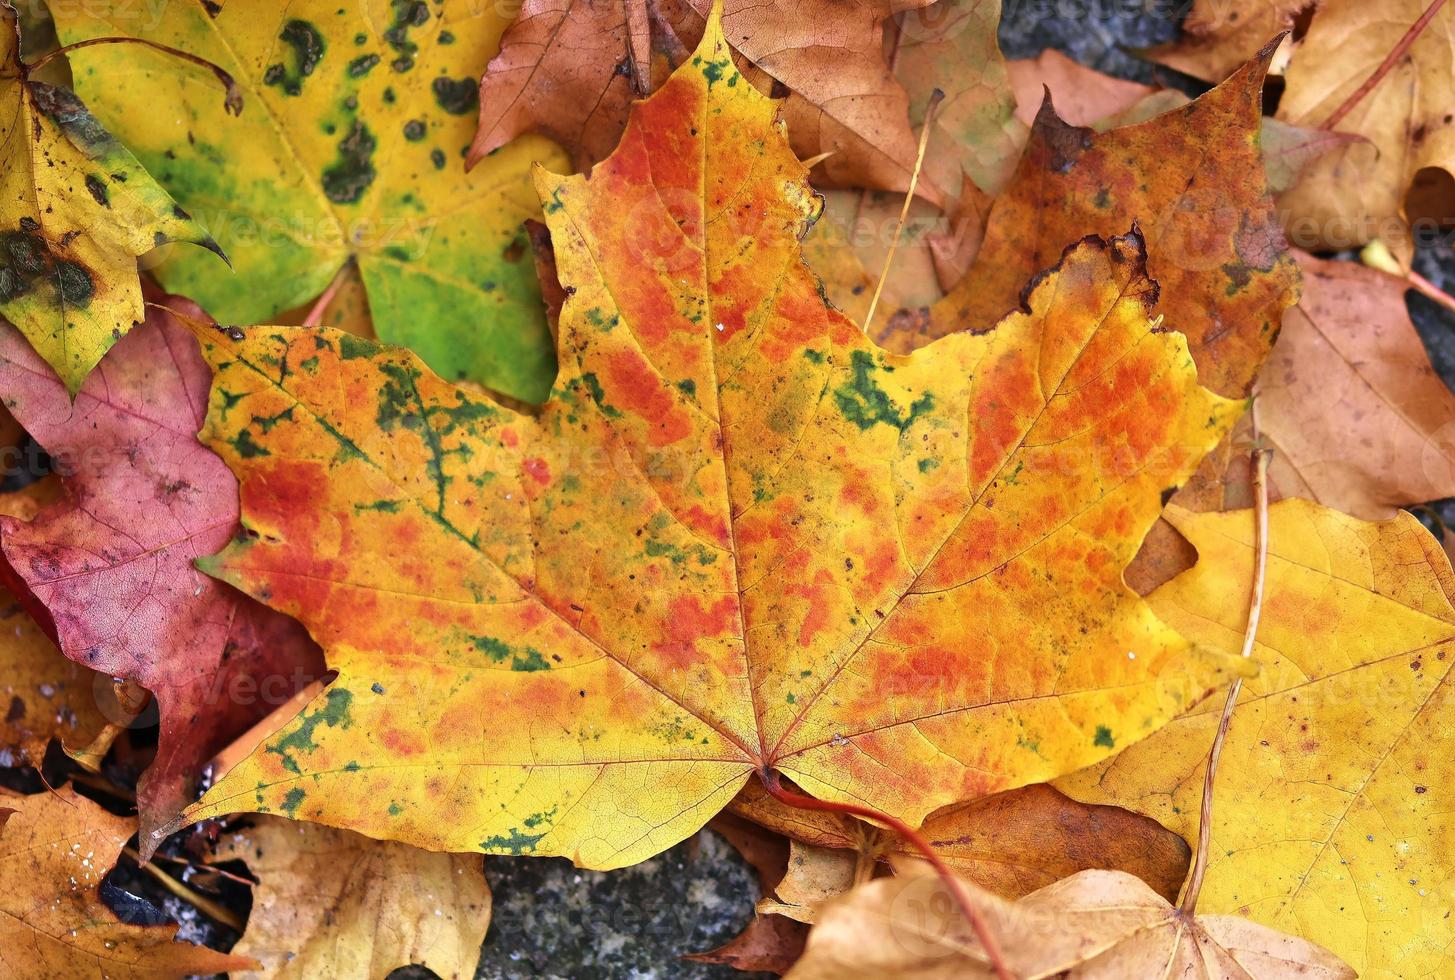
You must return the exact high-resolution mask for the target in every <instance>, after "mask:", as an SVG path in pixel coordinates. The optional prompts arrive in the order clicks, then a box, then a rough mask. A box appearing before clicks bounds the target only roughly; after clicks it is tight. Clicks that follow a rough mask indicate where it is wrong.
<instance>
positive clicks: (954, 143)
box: [789, 0, 1026, 194]
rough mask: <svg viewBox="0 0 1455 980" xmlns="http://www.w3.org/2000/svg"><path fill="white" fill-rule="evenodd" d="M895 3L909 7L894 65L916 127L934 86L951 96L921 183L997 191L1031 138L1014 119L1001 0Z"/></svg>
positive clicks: (894, 40)
mask: <svg viewBox="0 0 1455 980" xmlns="http://www.w3.org/2000/svg"><path fill="white" fill-rule="evenodd" d="M895 6H896V7H897V8H899V9H901V10H902V11H903V12H902V13H900V14H899V16H898V17H896V18H895V19H894V20H893V21H892V22H891V25H890V28H889V29H888V40H887V47H888V49H889V63H890V65H891V66H892V67H893V70H894V75H895V77H896V78H897V79H898V80H899V83H900V84H901V85H903V86H904V89H905V91H906V92H907V93H908V94H909V121H910V125H911V126H912V127H913V128H914V130H915V132H918V131H919V129H920V126H921V125H922V124H923V122H924V118H925V110H926V109H927V107H928V105H929V102H930V98H931V96H932V95H933V93H934V92H935V90H936V89H938V90H940V91H942V92H943V93H944V95H945V99H944V101H943V102H942V103H941V104H940V106H939V108H938V109H937V110H936V111H935V115H934V132H933V133H932V134H931V136H930V141H929V152H928V154H927V155H926V157H925V163H924V171H923V173H922V174H921V175H920V180H922V181H923V180H926V179H928V180H930V181H932V182H933V183H934V184H935V185H936V186H937V187H940V188H943V189H944V190H945V191H946V192H947V193H948V192H952V191H953V190H954V189H955V188H957V187H959V186H960V184H961V181H962V180H966V179H968V180H970V181H972V182H973V183H974V184H975V186H976V188H977V189H978V190H979V191H982V192H984V193H988V194H998V193H999V192H1000V191H1001V189H1002V188H1004V187H1005V183H1006V181H1007V180H1009V179H1010V175H1011V171H1013V170H1014V169H1015V163H1016V160H1017V159H1018V158H1019V157H1020V153H1021V147H1022V146H1023V145H1025V141H1026V126H1025V124H1024V123H1022V122H1021V121H1020V120H1019V119H1017V118H1016V114H1015V108H1016V93H1015V91H1014V89H1013V88H1012V87H1011V84H1010V79H1009V77H1008V76H1007V73H1006V63H1005V60H1004V59H1003V58H1002V57H1001V54H1000V41H999V38H998V36H997V29H998V28H999V26H1000V8H1001V2H1000V0H937V2H935V3H933V4H930V5H928V6H925V5H923V4H917V3H916V4H910V3H903V2H900V3H896V4H895ZM906 7H912V8H915V9H904V8H906ZM792 128H793V124H792V117H789V130H790V131H791V130H792Z"/></svg>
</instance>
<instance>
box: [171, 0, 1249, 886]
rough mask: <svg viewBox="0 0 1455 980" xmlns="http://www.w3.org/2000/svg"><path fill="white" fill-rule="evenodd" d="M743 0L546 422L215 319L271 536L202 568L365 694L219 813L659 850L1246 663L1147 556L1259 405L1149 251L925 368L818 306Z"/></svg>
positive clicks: (569, 278)
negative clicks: (724, 813)
mask: <svg viewBox="0 0 1455 980" xmlns="http://www.w3.org/2000/svg"><path fill="white" fill-rule="evenodd" d="M774 114H775V104H774V103H773V102H772V101H771V100H769V99H767V98H765V97H763V96H762V95H760V94H758V93H757V92H755V91H753V90H752V88H751V86H749V85H747V84H746V82H744V81H743V79H742V77H741V76H740V75H738V74H737V72H736V70H735V69H734V68H733V64H732V60H731V57H730V55H729V52H728V48H727V44H726V42H725V41H724V39H723V36H722V33H721V30H720V28H719V26H718V25H717V23H716V21H714V22H713V23H712V25H711V26H710V28H709V30H708V31H707V34H706V36H705V38H704V40H703V43H702V46H701V47H700V48H699V49H698V51H697V53H696V54H695V55H694V56H692V57H691V58H690V59H689V60H688V61H687V62H686V63H684V64H683V66H682V67H681V68H680V69H679V70H678V72H677V73H676V74H675V75H674V76H673V77H672V78H671V80H670V81H669V82H668V83H667V84H666V85H664V87H663V88H662V89H660V90H659V91H658V92H657V93H656V94H654V95H653V96H652V97H651V98H650V99H649V100H647V101H645V102H643V103H640V104H639V105H638V106H637V107H636V110H635V112H634V115H633V118H632V122H631V125H630V126H629V128H628V130H627V133H626V135H625V136H624V137H623V141H622V144H621V146H620V147H619V148H618V150H617V151H616V153H614V154H613V155H612V156H611V157H610V158H609V159H608V160H606V161H604V162H603V163H602V164H600V165H598V166H597V167H596V168H595V170H594V171H593V172H592V174H591V176H590V177H589V178H588V177H585V176H574V177H558V176H554V175H550V174H546V173H544V172H538V185H539V188H540V191H541V194H542V199H543V200H544V201H545V202H546V203H545V211H546V215H547V219H548V221H549V222H550V225H551V232H552V236H553V239H554V242H555V247H556V254H557V260H558V264H559V269H560V275H561V280H562V282H563V283H564V284H565V285H566V287H567V291H568V293H569V294H570V298H569V299H568V301H567V302H566V305H565V308H564V310H563V312H562V314H561V322H560V339H559V348H558V349H559V359H560V361H561V364H562V369H561V375H560V377H559V378H558V380H557V382H556V387H555V389H554V392H553V395H552V397H551V399H550V400H549V401H548V402H547V404H546V405H545V406H544V408H543V410H542V413H541V414H540V416H539V417H534V416H528V415H520V414H517V413H514V412H512V411H509V410H507V409H504V408H503V407H500V406H498V405H496V404H494V403H492V402H489V401H487V400H484V399H482V398H480V397H478V396H475V395H472V394H470V393H469V392H467V391H465V390H462V389H459V388H456V387H454V386H451V385H449V384H448V383H446V382H444V381H441V380H440V379H438V378H436V377H434V376H432V375H431V374H429V373H428V372H427V371H426V370H424V369H423V367H422V365H421V364H420V363H419V361H418V360H417V359H415V358H414V357H413V356H412V355H410V354H409V353H408V352H405V351H400V350H393V349H387V348H380V347H377V346H375V345H373V344H371V343H369V342H366V341H363V340H360V339H358V338H355V337H351V336H348V335H343V334H339V333H336V332H330V331H327V330H288V329H284V328H260V329H257V330H251V331H247V332H245V333H243V334H242V337H241V339H234V338H235V337H237V334H232V335H229V334H219V333H217V332H214V331H210V330H206V329H203V330H202V331H200V332H201V334H202V336H203V337H204V340H205V343H204V347H205V349H206V355H207V357H208V358H209V359H210V360H211V362H212V364H213V365H214V368H215V370H216V379H215V383H214V387H213V391H212V402H211V409H210V413H209V420H208V423H207V426H206V430H205V432H204V438H205V439H207V440H208V441H209V443H210V444H211V445H212V446H214V447H215V448H216V449H217V451H218V452H219V453H220V454H222V456H223V457H224V459H226V460H227V462H228V463H229V465H230V466H231V467H233V468H234V470H235V471H236V472H237V473H238V474H239V476H240V477H241V480H242V507H243V523H244V527H245V534H244V535H243V536H242V537H241V538H240V539H239V540H238V541H236V542H235V543H234V544H233V545H231V546H230V547H229V548H228V549H227V550H225V551H224V552H223V553H222V554H221V555H219V556H217V557H216V558H215V559H212V560H210V561H209V562H207V563H206V567H207V569H208V570H209V571H211V572H212V573H213V574H216V575H218V576H220V577H222V578H223V579H225V580H226V581H228V582H231V583H234V584H236V585H237V586H238V587H239V588H242V589H244V590H246V591H248V592H249V593H251V594H252V595H255V596H257V597H259V598H260V599H262V600H263V601H265V602H268V603H270V604H271V605H273V606H274V607H276V608H278V609H280V610H287V611H288V612H289V613H291V614H293V615H296V616H297V617H299V618H300V619H301V620H302V621H303V622H304V623H305V624H306V625H307V626H308V628H309V629H310V631H311V632H312V634H313V635H314V636H315V637H316V638H317V639H318V640H319V642H320V643H322V644H323V646H324V647H325V648H326V650H327V655H328V659H329V663H330V666H332V667H334V668H337V669H338V670H339V672H340V673H339V678H338V680H337V681H336V682H335V683H334V684H333V686H332V687H330V688H329V689H328V690H327V691H326V692H324V693H323V694H322V695H320V697H319V698H318V699H317V700H316V701H315V702H314V704H313V705H312V706H311V707H310V708H309V709H307V710H306V711H305V712H304V713H303V714H302V715H301V716H300V717H299V718H298V719H296V720H295V721H293V722H292V723H290V724H289V725H288V726H287V727H286V728H284V729H283V730H282V731H280V732H279V733H278V734H277V735H276V736H274V737H273V738H272V739H271V740H269V741H268V742H267V743H266V744H264V746H263V747H262V748H261V749H260V750H259V751H257V752H255V753H254V754H253V755H252V756H250V757H249V758H248V759H247V760H245V761H244V762H243V763H241V764H240V765H239V766H238V767H237V768H236V769H234V770H233V771H232V772H231V773H229V774H228V775H227V776H226V777H225V778H224V779H223V780H222V781H221V782H220V783H219V784H218V785H217V786H215V787H214V788H213V790H212V791H211V792H210V793H209V795H208V796H207V797H206V798H205V799H204V800H203V801H202V802H201V803H200V804H199V805H198V806H197V807H195V808H194V809H193V810H192V811H191V812H190V813H191V817H192V819H200V818H204V817H208V816H213V815H216V814H220V813H226V812H229V811H233V810H240V809H247V810H268V811H275V812H281V813H284V814H286V815H288V816H292V817H296V818H306V819H310V820H316V821H321V822H324V823H329V824H335V825H341V826H347V827H349V828H352V829H355V830H360V831H362V832H364V833H367V834H371V835H374V836H380V837H389V838H395V839H399V840H404V841H409V842H412V843H417V844H422V845H424V846H428V847H433V848H437V849H451V850H462V849H482V850H485V851H492V852H501V851H504V852H511V853H536V854H566V855H570V856H572V857H573V858H575V859H576V860H577V861H578V862H580V863H582V864H585V865H590V866H594V867H603V868H604V867H613V866H618V865H624V864H629V863H632V862H635V861H639V860H641V859H643V858H646V857H648V856H650V855H651V854H654V853H656V852H658V851H660V850H662V849H664V848H666V847H668V846H670V845H671V844H673V843H675V842H676V841H678V840H680V839H682V838H683V837H685V836H687V835H688V834H690V833H692V832H693V831H695V830H696V829H697V828H698V827H700V826H702V824H703V823H705V822H706V820H707V819H708V818H709V817H711V816H712V814H713V813H715V812H716V811H718V810H719V809H721V808H722V807H723V806H725V805H726V804H727V803H728V801H729V800H731V799H732V797H733V794H734V793H735V792H737V790H738V789H739V788H740V787H741V786H742V785H743V783H744V781H745V780H746V779H747V778H748V777H749V776H750V775H751V774H752V773H753V772H754V771H759V772H764V773H766V772H767V771H768V770H777V771H778V772H781V773H782V774H784V775H786V776H789V777H790V778H792V779H793V780H794V781H795V782H796V783H797V784H798V785H800V786H802V787H803V788H805V789H807V790H808V791H810V792H812V793H814V794H816V795H818V796H820V797H824V798H828V799H837V800H849V799H852V800H858V801H864V802H867V803H868V804H869V805H871V806H874V807H877V808H879V809H880V810H883V811H886V812H888V813H892V814H894V815H896V816H899V817H901V818H903V819H904V820H906V821H908V822H910V823H918V822H919V821H920V820H921V819H922V818H923V817H924V816H925V815H926V814H928V813H929V812H930V811H931V810H934V809H935V808H936V807H938V806H940V805H942V804H945V803H949V802H952V801H956V800H960V799H964V798H967V797H971V796H976V795H979V794H984V793H988V792H992V791H995V790H999V789H1005V788H1010V787H1013V786H1017V785H1021V784H1024V783H1028V782H1035V781H1039V780H1044V779H1047V778H1051V777H1053V776H1056V775H1059V774H1062V773H1065V772H1069V771H1071V770H1072V769H1075V768H1078V767H1080V766H1084V765H1087V764H1090V763H1091V762H1094V761H1096V760H1098V759H1101V758H1103V757H1105V756H1106V755H1108V754H1110V753H1112V752H1114V751H1116V750H1117V749H1119V748H1121V747H1123V746H1124V745H1126V744H1128V743H1129V742H1132V741H1135V740H1137V739H1139V738H1142V737H1144V736H1145V735H1147V734H1148V733H1150V732H1151V731H1153V730H1155V729H1156V728H1157V727H1158V726H1159V725H1161V724H1162V723H1164V722H1165V721H1166V720H1167V719H1169V718H1171V717H1172V716H1173V715H1175V714H1176V713H1177V712H1178V711H1180V710H1181V709H1182V708H1183V707H1185V706H1186V705H1188V704H1189V703H1191V702H1193V701H1195V700H1196V699H1197V698H1198V697H1200V696H1201V695H1202V694H1204V693H1205V692H1206V691H1207V690H1208V686H1209V684H1210V683H1213V682H1214V681H1215V679H1216V677H1217V676H1218V671H1217V670H1216V669H1214V668H1212V667H1210V666H1209V665H1207V664H1206V663H1204V662H1203V661H1202V659H1201V658H1200V657H1198V656H1197V655H1195V654H1194V653H1193V652H1192V651H1191V650H1190V648H1189V647H1188V645H1187V643H1186V642H1185V641H1183V640H1182V639H1181V638H1180V637H1178V636H1177V635H1176V634H1175V633H1173V632H1172V631H1170V630H1168V629H1167V628H1166V627H1164V626H1163V625H1162V624H1160V623H1159V622H1158V621H1157V620H1156V618H1155V617H1154V616H1153V615H1152V614H1151V612H1150V611H1149V610H1148V608H1147V607H1146V606H1145V604H1144V603H1143V602H1142V600H1140V599H1139V598H1138V597H1137V596H1136V595H1135V594H1134V593H1132V592H1131V591H1130V590H1129V589H1128V588H1127V587H1126V586H1125V585H1123V583H1122V581H1121V577H1120V575H1121V569H1122V568H1123V567H1124V566H1125V564H1126V563H1127V562H1128V561H1129V560H1130V558H1131V557H1132V555H1133V553H1134V552H1135V550H1136V547H1137V545H1138V543H1139V542H1140V540H1141V537H1142V535H1143V534H1144V533H1145V531H1146V529H1147V527H1148V526H1149V525H1150V524H1151V523H1152V522H1153V520H1155V518H1156V515H1157V513H1158V511H1159V510H1160V499H1159V497H1160V493H1161V491H1162V490H1163V489H1164V488H1166V487H1168V486H1170V485H1174V484H1176V483H1178V482H1180V481H1181V480H1182V479H1183V478H1185V476H1186V475H1187V474H1188V473H1189V471H1190V469H1191V468H1192V467H1193V466H1194V465H1195V463H1196V461H1197V459H1198V458H1199V457H1200V456H1201V455H1202V454H1203V453H1205V452H1206V451H1207V450H1208V449H1210V448H1211V447H1212V446H1213V445H1214V444H1215V443H1216V442H1217V440H1218V439H1219V438H1220V436H1221V435H1222V433H1223V432H1224V431H1225V430H1226V429H1227V427H1228V426H1229V425H1230V424H1231V421H1232V419H1233V418H1234V417H1235V415H1236V413H1237V411H1238V408H1239V406H1238V405H1237V404H1236V403H1233V402H1230V401H1227V400H1225V399H1222V398H1220V397H1218V396H1216V395H1214V394H1212V393H1211V392H1209V391H1207V390H1206V389H1204V388H1202V387H1200V386H1199V385H1198V383H1197V380H1196V376H1195V371H1194V368H1193V366H1192V363H1191V360H1190V358H1189V357H1188V352H1187V345H1186V343H1185V341H1184V339H1183V338H1182V337H1181V335H1179V334H1176V333H1174V332H1171V331H1166V330H1162V329H1159V328H1158V327H1157V325H1156V324H1157V321H1156V320H1155V319H1153V318H1152V309H1153V307H1154V305H1155V301H1156V295H1157V291H1156V287H1155V285H1154V284H1153V283H1151V282H1150V280H1148V279H1147V277H1146V271H1145V263H1144V259H1143V256H1142V251H1141V242H1140V238H1139V236H1136V235H1132V236H1128V237H1126V238H1122V239H1116V240H1113V241H1104V240H1101V239H1088V240H1086V241H1084V242H1082V243H1080V244H1078V245H1077V246H1076V247H1074V248H1072V249H1071V250H1069V251H1068V254H1067V255H1066V256H1065V258H1064V260H1063V261H1062V262H1061V263H1060V265H1059V266H1058V268H1057V269H1056V270H1054V271H1053V272H1051V273H1050V274H1049V275H1048V276H1047V277H1046V278H1044V279H1043V280H1042V281H1040V282H1039V283H1038V285H1037V286H1036V287H1035V288H1034V289H1032V290H1031V291H1030V293H1029V295H1028V300H1027V303H1028V306H1027V310H1026V311H1025V312H1021V313H1017V314H1014V315H1012V316H1010V317H1009V318H1007V319H1006V320H1005V321H1003V322H1002V323H1000V324H999V325H998V326H997V327H996V328H994V329H992V330H988V331H982V332H979V333H970V332H963V333H959V334H955V335H953V336H950V337H947V338H945V339H944V340H942V341H940V342H938V343H936V344H934V345H932V346H930V347H928V348H925V349H923V350H921V351H919V352H917V353H915V354H912V355H894V354H889V353H887V352H884V351H882V350H879V349H878V348H876V347H875V346H874V345H873V344H872V343H871V342H870V341H868V340H867V339H866V338H865V337H864V336H863V335H862V334H861V332H860V331H859V329H858V328H857V327H856V326H855V325H854V324H852V323H850V322H849V321H848V320H847V319H845V318H844V317H843V316H842V315H841V314H839V313H838V312H837V311H835V310H833V309H832V308H830V307H828V306H827V305H826V304H825V302H824V301H823V299H822V298H821V295H820V293H819V288H818V283H817V281H816V279H815V277H814V276H813V274H812V272H811V271H810V270H809V269H808V268H807V267H806V266H804V265H803V263H802V261H801V260H800V258H799V236H800V234H801V232H802V231H803V230H804V228H805V226H806V225H807V223H809V222H810V221H812V220H813V218H814V217H815V216H816V215H817V213H818V207H819V205H818V202H817V200H816V199H815V197H814V196H813V194H812V193H811V191H810V189H809V186H808V183H807V181H806V173H805V171H804V168H803V167H802V165H801V164H800V163H799V162H798V161H797V160H796V159H795V158H794V157H793V155H792V153H791V151H790V150H789V147H788V143H787V141H786V139H785V137H784V134H783V132H782V129H781V127H779V126H777V125H775V121H774Z"/></svg>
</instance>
